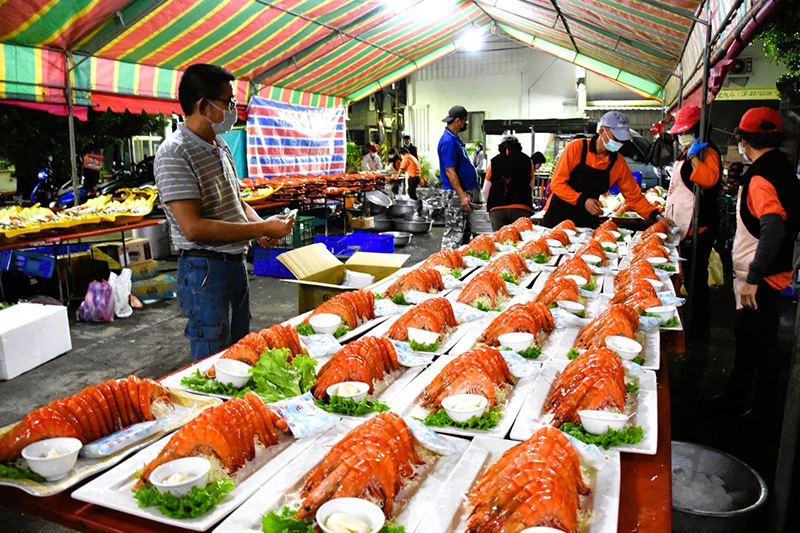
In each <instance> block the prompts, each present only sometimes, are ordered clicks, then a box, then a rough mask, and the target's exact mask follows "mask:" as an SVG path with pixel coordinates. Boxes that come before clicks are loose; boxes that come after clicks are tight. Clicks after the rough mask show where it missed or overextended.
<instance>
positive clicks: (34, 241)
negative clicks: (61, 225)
mask: <svg viewBox="0 0 800 533" xmlns="http://www.w3.org/2000/svg"><path fill="white" fill-rule="evenodd" d="M164 222H166V220H165V219H156V218H148V219H143V220H140V221H139V222H133V223H131V224H123V225H121V226H109V227H105V228H97V229H93V230H86V231H78V232H71V233H63V234H56V235H49V236H46V237H37V238H31V239H24V240H19V241H14V242H10V243H5V244H0V251H4V250H19V249H21V248H33V247H36V246H50V245H53V244H58V243H61V242H67V241H74V240H78V239H85V238H88V237H97V236H99V235H108V234H110V233H122V232H125V231H130V230H134V229H141V228H148V227H150V226H156V225H158V224H163V223H164Z"/></svg>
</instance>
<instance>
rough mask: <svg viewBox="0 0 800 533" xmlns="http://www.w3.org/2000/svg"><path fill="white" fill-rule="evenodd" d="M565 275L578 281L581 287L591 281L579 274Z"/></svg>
mask: <svg viewBox="0 0 800 533" xmlns="http://www.w3.org/2000/svg"><path fill="white" fill-rule="evenodd" d="M564 277H565V278H567V279H571V280H572V281H574V282H575V283H577V284H578V288H579V289H580V288H581V287H584V286H586V284H587V283H589V281H588V280H587V279H586V278H584V277H583V276H579V275H577V274H567V275H566V276H564Z"/></svg>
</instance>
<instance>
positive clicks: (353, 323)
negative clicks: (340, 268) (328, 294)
mask: <svg viewBox="0 0 800 533" xmlns="http://www.w3.org/2000/svg"><path fill="white" fill-rule="evenodd" d="M321 313H332V314H334V315H339V316H340V317H342V320H343V321H344V322H345V324H347V327H349V328H350V329H355V328H357V327H358V326H359V325H360V324H362V323H364V322H366V321H368V320H372V319H373V318H375V294H374V293H372V292H370V291H364V290H360V289H359V290H357V291H351V292H343V293H342V294H337V295H336V296H334V297H333V298H331V299H330V300H328V301H327V302H324V303H323V304H322V305H320V306H319V307H317V308H316V309H315V310H314V311H313V312H312V313H311V314H310V315H309V316H308V317H306V319H305V322H308V319H309V318H311V317H312V316H314V315H318V314H321Z"/></svg>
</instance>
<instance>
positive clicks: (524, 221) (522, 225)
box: [511, 217, 533, 233]
mask: <svg viewBox="0 0 800 533" xmlns="http://www.w3.org/2000/svg"><path fill="white" fill-rule="evenodd" d="M511 225H512V226H514V227H515V228H517V231H519V232H520V233H522V232H523V231H531V230H533V221H532V220H531V219H530V218H528V217H520V218H518V219H517V220H515V221H514V222H512V223H511Z"/></svg>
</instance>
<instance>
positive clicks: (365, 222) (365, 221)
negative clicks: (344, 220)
mask: <svg viewBox="0 0 800 533" xmlns="http://www.w3.org/2000/svg"><path fill="white" fill-rule="evenodd" d="M374 227H375V218H374V217H366V218H352V219H350V228H351V229H370V228H374Z"/></svg>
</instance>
